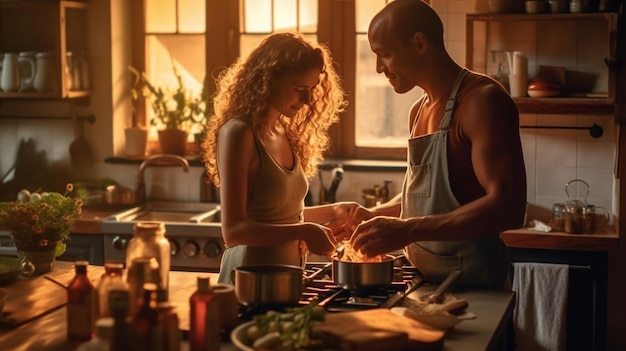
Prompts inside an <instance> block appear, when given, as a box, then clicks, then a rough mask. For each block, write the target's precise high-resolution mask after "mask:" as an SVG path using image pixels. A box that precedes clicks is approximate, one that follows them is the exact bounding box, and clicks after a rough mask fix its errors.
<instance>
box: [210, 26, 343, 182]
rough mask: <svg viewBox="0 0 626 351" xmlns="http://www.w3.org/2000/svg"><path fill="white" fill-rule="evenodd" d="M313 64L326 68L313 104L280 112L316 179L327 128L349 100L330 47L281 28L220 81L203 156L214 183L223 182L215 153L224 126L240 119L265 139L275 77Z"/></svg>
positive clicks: (306, 169) (308, 172) (326, 144)
mask: <svg viewBox="0 0 626 351" xmlns="http://www.w3.org/2000/svg"><path fill="white" fill-rule="evenodd" d="M312 68H319V69H320V70H321V71H322V73H321V74H320V81H319V84H317V85H316V86H315V87H314V88H313V90H312V92H311V98H310V104H308V105H304V106H303V107H302V108H301V109H300V111H298V113H297V114H296V115H295V116H294V117H293V118H285V117H284V116H281V117H280V122H281V123H282V124H283V126H284V127H285V130H286V135H287V139H288V140H289V144H290V146H291V149H292V150H293V152H294V153H295V154H296V156H297V159H298V160H299V162H300V163H301V164H302V167H303V169H304V173H305V174H306V176H307V177H309V178H311V177H313V176H314V175H315V174H316V173H317V164H316V162H318V161H320V160H322V159H323V156H322V153H323V152H324V151H325V150H327V149H328V147H329V146H330V137H329V136H328V128H329V127H330V126H331V125H332V124H333V123H336V122H337V121H338V120H339V113H341V112H343V110H344V108H345V106H346V104H347V102H346V100H345V99H344V95H345V94H344V90H343V88H342V87H341V82H340V78H339V76H338V75H337V72H336V71H335V69H334V67H333V61H332V58H331V56H330V53H329V51H328V49H327V48H326V47H324V46H322V45H318V44H313V43H310V42H308V41H306V40H305V39H304V38H303V37H302V36H301V35H299V34H295V33H279V34H273V35H270V36H269V37H267V38H266V39H265V40H264V41H263V42H262V43H261V45H259V46H258V47H257V48H256V49H255V50H254V51H253V52H252V53H251V54H250V55H249V56H248V58H247V59H245V60H243V59H241V58H240V59H238V60H237V61H236V62H235V63H234V64H233V65H231V66H230V67H229V68H228V69H226V70H225V71H224V72H222V73H221V74H220V75H219V77H218V78H217V80H216V85H217V91H216V93H215V95H214V97H213V104H214V111H215V115H214V116H212V117H211V118H209V119H208V122H207V126H206V127H207V128H206V137H205V139H204V141H203V142H202V160H203V161H204V164H205V167H206V171H207V174H208V176H209V178H210V180H211V181H212V182H213V184H215V185H219V184H220V179H219V174H218V170H217V157H216V146H217V135H218V132H219V130H220V128H221V127H222V126H223V125H224V124H225V123H226V122H227V121H229V120H231V119H233V118H238V119H241V120H243V121H244V122H246V123H248V124H249V125H250V126H251V127H252V130H253V131H254V133H255V134H256V136H257V138H259V139H260V140H263V139H264V138H265V137H266V136H267V135H268V132H269V131H268V128H267V126H266V125H265V124H264V123H263V118H262V116H263V115H264V113H265V112H267V110H268V109H269V98H270V94H271V93H272V91H271V85H272V82H273V81H274V80H275V79H276V78H278V77H282V76H285V75H293V74H300V73H304V72H306V71H308V70H310V69H312Z"/></svg>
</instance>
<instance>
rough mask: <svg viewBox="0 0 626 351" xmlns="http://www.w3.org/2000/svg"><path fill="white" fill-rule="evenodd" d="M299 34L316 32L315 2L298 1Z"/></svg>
mask: <svg viewBox="0 0 626 351" xmlns="http://www.w3.org/2000/svg"><path fill="white" fill-rule="evenodd" d="M299 30H300V32H302V33H315V32H317V0H300V29H299Z"/></svg>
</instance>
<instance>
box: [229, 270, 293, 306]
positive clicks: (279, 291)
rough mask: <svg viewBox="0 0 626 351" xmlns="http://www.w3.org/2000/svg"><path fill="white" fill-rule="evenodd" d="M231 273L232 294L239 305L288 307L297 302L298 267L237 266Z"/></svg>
mask: <svg viewBox="0 0 626 351" xmlns="http://www.w3.org/2000/svg"><path fill="white" fill-rule="evenodd" d="M233 272H234V274H235V277H234V281H235V294H236V295H237V300H239V303H241V304H242V305H247V306H261V305H262V306H289V305H295V304H297V303H298V301H300V298H301V297H302V290H303V279H302V277H303V271H302V267H298V266H292V265H280V264H265V265H254V266H252V265H251V266H240V267H237V268H235V270H234V271H233Z"/></svg>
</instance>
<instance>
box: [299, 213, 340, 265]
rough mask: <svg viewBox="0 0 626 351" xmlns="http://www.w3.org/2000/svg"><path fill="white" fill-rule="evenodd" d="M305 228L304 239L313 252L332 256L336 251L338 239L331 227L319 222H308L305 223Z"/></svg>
mask: <svg viewBox="0 0 626 351" xmlns="http://www.w3.org/2000/svg"><path fill="white" fill-rule="evenodd" d="M303 229H304V230H303V233H304V238H303V240H304V241H305V242H306V246H307V247H308V248H309V250H310V251H311V252H312V253H314V254H316V255H321V256H326V257H331V256H332V254H333V253H335V244H336V243H337V241H336V240H335V237H334V236H333V231H332V230H331V229H330V228H328V227H325V226H323V225H320V224H317V223H312V222H307V223H304V228H303Z"/></svg>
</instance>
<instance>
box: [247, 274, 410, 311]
mask: <svg viewBox="0 0 626 351" xmlns="http://www.w3.org/2000/svg"><path fill="white" fill-rule="evenodd" d="M395 268H396V273H397V274H394V281H393V282H392V283H391V284H390V285H389V286H386V287H383V288H377V289H369V290H364V291H360V290H359V291H351V290H346V289H342V288H340V287H339V286H337V284H335V282H334V281H333V280H332V278H331V275H332V268H331V264H330V263H326V262H310V263H307V265H306V268H305V270H304V277H305V288H304V291H303V293H302V298H301V299H300V301H299V302H298V305H308V304H310V303H311V302H312V301H318V304H319V305H320V306H323V307H324V308H325V309H326V311H327V312H346V311H356V310H366V309H372V308H391V307H393V306H394V305H395V304H396V303H397V302H398V301H399V299H400V296H402V295H403V294H404V292H405V291H406V290H407V289H408V287H409V282H410V281H411V279H413V277H415V275H416V274H417V273H418V272H417V270H416V269H415V268H414V267H412V266H410V265H403V266H402V267H395ZM288 307H296V306H262V307H251V306H240V311H239V312H240V313H239V316H240V318H239V319H240V320H241V321H242V322H243V321H248V320H251V319H252V316H254V315H256V314H263V313H266V312H267V311H270V310H273V311H278V312H284V311H285V310H286V308H288Z"/></svg>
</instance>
